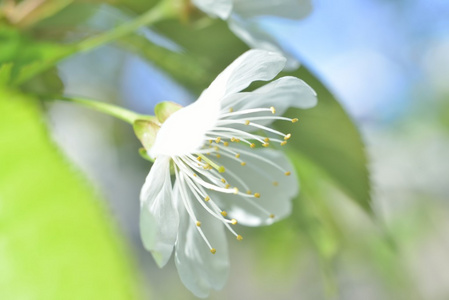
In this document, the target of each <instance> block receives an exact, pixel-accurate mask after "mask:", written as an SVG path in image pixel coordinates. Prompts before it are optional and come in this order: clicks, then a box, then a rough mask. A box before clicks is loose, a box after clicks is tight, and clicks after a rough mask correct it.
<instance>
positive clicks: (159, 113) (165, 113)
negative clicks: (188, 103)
mask: <svg viewBox="0 0 449 300" xmlns="http://www.w3.org/2000/svg"><path fill="white" fill-rule="evenodd" d="M181 108H182V106H181V105H179V104H177V103H174V102H171V101H164V102H160V103H158V104H156V106H155V107H154V114H155V115H156V118H157V120H158V121H159V122H160V123H161V124H162V123H164V122H165V120H167V119H168V117H169V116H170V115H171V114H173V113H174V112H176V111H178V110H180V109H181Z"/></svg>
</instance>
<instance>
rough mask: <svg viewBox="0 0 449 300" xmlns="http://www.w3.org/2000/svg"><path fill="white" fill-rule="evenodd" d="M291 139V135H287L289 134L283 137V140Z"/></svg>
mask: <svg viewBox="0 0 449 300" xmlns="http://www.w3.org/2000/svg"><path fill="white" fill-rule="evenodd" d="M291 137H292V135H291V133H289V134H287V135H286V136H284V140H288V139H289V138H291Z"/></svg>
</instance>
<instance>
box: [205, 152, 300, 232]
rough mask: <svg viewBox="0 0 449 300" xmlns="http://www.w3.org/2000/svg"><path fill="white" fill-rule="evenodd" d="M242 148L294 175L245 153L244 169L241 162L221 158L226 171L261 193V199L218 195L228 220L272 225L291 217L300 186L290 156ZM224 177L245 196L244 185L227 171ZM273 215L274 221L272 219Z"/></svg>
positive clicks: (242, 156) (242, 154)
mask: <svg viewBox="0 0 449 300" xmlns="http://www.w3.org/2000/svg"><path fill="white" fill-rule="evenodd" d="M242 149H244V150H245V151H249V152H251V153H253V154H257V155H260V156H262V157H264V158H265V159H266V160H268V161H271V162H274V163H275V164H276V165H278V166H279V167H281V168H282V169H283V170H284V171H289V172H291V175H290V176H286V175H285V174H284V172H283V171H281V170H279V169H278V168H276V167H274V166H273V165H271V164H269V163H267V162H266V161H265V162H264V161H261V160H259V159H255V158H254V157H251V156H248V155H246V154H244V153H241V155H240V158H241V159H242V160H243V161H244V162H246V166H241V165H240V164H239V163H238V162H235V161H234V160H232V159H230V158H224V157H223V156H222V157H221V158H220V163H221V164H223V165H224V166H225V167H226V170H229V171H231V172H233V173H234V174H237V175H238V176H239V177H240V178H241V179H242V180H243V181H244V183H245V185H247V187H248V188H249V189H250V190H251V192H252V193H253V194H254V193H260V198H248V197H244V196H242V195H234V194H220V195H218V197H219V198H220V199H219V202H220V207H221V208H222V209H224V210H226V211H227V212H228V216H229V218H235V219H236V220H237V221H238V222H239V224H242V225H247V226H259V225H264V224H270V223H272V222H273V221H276V220H279V219H282V218H284V217H286V216H288V215H289V214H290V212H291V201H292V199H293V198H294V197H295V196H296V195H297V194H298V191H299V183H298V178H297V177H296V174H295V172H294V168H293V166H292V165H291V164H290V162H289V161H288V159H287V157H286V156H285V155H284V153H283V152H281V151H277V150H273V149H251V148H249V147H242ZM223 174H224V177H225V179H226V180H227V181H228V182H229V184H231V186H236V187H238V189H239V190H240V191H242V192H243V193H245V192H246V188H245V186H244V185H242V184H241V183H240V182H238V181H237V180H235V179H233V178H232V176H229V175H226V172H225V173H223ZM214 195H215V194H214ZM212 199H215V198H212ZM261 208H262V209H261ZM270 214H273V215H274V216H275V218H274V219H272V218H270Z"/></svg>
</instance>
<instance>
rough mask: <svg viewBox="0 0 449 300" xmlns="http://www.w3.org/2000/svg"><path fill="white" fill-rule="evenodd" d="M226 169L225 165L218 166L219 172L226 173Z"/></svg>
mask: <svg viewBox="0 0 449 300" xmlns="http://www.w3.org/2000/svg"><path fill="white" fill-rule="evenodd" d="M225 171H226V169H225V167H223V166H220V167H219V168H218V172H219V173H224V172H225Z"/></svg>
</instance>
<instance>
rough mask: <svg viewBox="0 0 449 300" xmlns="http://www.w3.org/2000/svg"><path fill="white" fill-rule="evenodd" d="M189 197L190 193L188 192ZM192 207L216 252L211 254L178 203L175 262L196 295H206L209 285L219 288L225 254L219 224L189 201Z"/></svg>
mask: <svg viewBox="0 0 449 300" xmlns="http://www.w3.org/2000/svg"><path fill="white" fill-rule="evenodd" d="M189 195H190V197H193V196H192V195H191V194H190V193H189ZM192 202H193V203H192V204H193V210H194V212H195V215H196V217H197V219H198V220H199V221H201V229H202V230H203V232H204V234H205V236H206V237H207V239H208V240H209V242H210V243H211V245H212V247H214V248H215V249H216V250H217V252H216V253H215V254H212V253H211V252H210V249H209V248H208V246H207V244H206V243H205V242H204V240H203V238H202V237H201V235H200V234H199V232H198V229H197V227H196V225H195V222H193V221H192V220H191V218H190V217H189V215H188V214H187V212H186V210H185V208H184V206H183V204H182V203H178V205H179V206H178V207H179V211H180V224H179V232H180V233H179V237H178V240H177V242H176V250H175V263H176V267H177V269H178V273H179V276H180V278H181V281H182V282H183V283H184V285H185V286H186V287H187V288H188V289H189V290H190V291H192V293H194V294H195V295H196V296H197V297H201V298H204V297H207V296H208V295H209V292H210V290H211V289H215V290H219V289H222V288H223V286H224V285H225V283H226V281H227V278H228V276H229V257H228V246H227V241H226V236H225V232H224V228H223V224H222V223H221V222H220V221H218V220H217V219H215V218H214V217H212V216H211V215H210V214H209V213H208V212H206V211H205V210H204V209H203V208H202V207H200V205H199V204H198V203H197V202H195V201H192Z"/></svg>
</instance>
